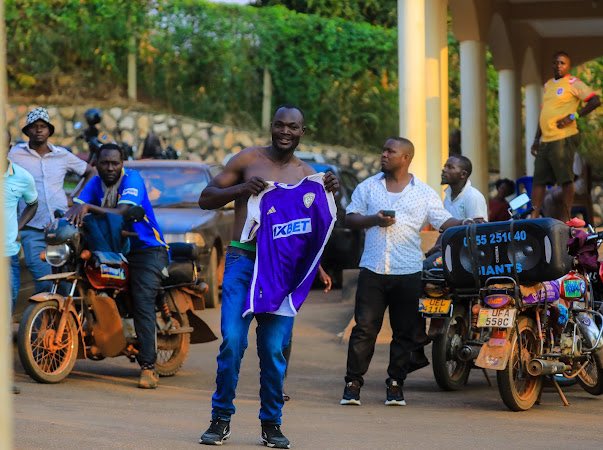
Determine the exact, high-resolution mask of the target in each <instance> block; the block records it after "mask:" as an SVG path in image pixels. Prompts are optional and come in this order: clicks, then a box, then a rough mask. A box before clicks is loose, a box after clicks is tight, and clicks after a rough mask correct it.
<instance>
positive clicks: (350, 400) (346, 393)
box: [339, 380, 360, 405]
mask: <svg viewBox="0 0 603 450" xmlns="http://www.w3.org/2000/svg"><path fill="white" fill-rule="evenodd" d="M339 404H340V405H360V382H358V381H356V380H354V381H348V382H347V383H346V385H345V388H344V390H343V398H342V399H341V401H340V402H339Z"/></svg>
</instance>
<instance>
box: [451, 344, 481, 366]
mask: <svg viewBox="0 0 603 450" xmlns="http://www.w3.org/2000/svg"><path fill="white" fill-rule="evenodd" d="M481 348H482V347H481V345H479V346H478V345H463V346H462V347H461V348H460V349H459V352H458V354H457V356H458V358H459V359H460V360H461V361H465V362H467V361H473V360H474V359H475V358H477V356H478V355H479V351H480V350H481Z"/></svg>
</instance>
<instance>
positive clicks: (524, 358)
mask: <svg viewBox="0 0 603 450" xmlns="http://www.w3.org/2000/svg"><path fill="white" fill-rule="evenodd" d="M517 330H519V337H520V339H518V336H517V334H518V333H517V331H516V328H515V327H513V328H511V329H510V332H511V338H510V342H511V354H510V356H509V362H508V363H507V367H505V369H504V370H499V371H497V372H496V381H497V383H498V391H499V393H500V397H501V398H502V401H503V402H504V404H505V405H506V406H507V408H509V409H510V410H512V411H527V410H528V409H530V408H531V407H532V406H534V403H536V400H538V396H539V395H540V391H541V389H542V377H541V376H536V377H533V376H532V375H530V374H529V373H528V371H527V369H526V367H527V364H528V362H530V361H531V360H532V359H533V358H534V357H535V356H536V354H537V352H538V349H539V342H538V330H537V328H536V324H535V323H534V321H533V320H532V319H531V318H529V317H526V316H520V317H519V318H518V319H517ZM518 349H519V351H518ZM520 355H521V356H520Z"/></svg>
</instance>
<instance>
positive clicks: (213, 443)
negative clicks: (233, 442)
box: [199, 431, 230, 445]
mask: <svg viewBox="0 0 603 450" xmlns="http://www.w3.org/2000/svg"><path fill="white" fill-rule="evenodd" d="M229 437H230V431H229V432H228V433H226V435H225V436H224V437H223V438H222V440H221V441H203V439H201V438H199V444H203V445H222V444H224V441H225V440H226V439H228V438H229Z"/></svg>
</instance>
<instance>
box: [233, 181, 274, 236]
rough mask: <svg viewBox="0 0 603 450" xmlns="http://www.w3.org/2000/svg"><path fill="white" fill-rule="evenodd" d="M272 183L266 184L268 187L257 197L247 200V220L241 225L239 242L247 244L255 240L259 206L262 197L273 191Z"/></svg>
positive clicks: (258, 225) (258, 222)
mask: <svg viewBox="0 0 603 450" xmlns="http://www.w3.org/2000/svg"><path fill="white" fill-rule="evenodd" d="M274 188H275V186H274V183H272V182H270V181H269V182H268V187H266V189H264V190H263V191H262V192H260V193H259V194H258V195H252V196H251V197H249V200H247V218H246V219H245V224H244V225H243V231H242V232H241V239H240V241H241V242H249V241H252V240H253V239H254V238H255V234H256V233H257V231H258V228H259V227H260V223H261V215H262V214H261V210H260V205H261V203H262V197H263V196H264V194H266V192H269V191H271V190H272V189H274Z"/></svg>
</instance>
